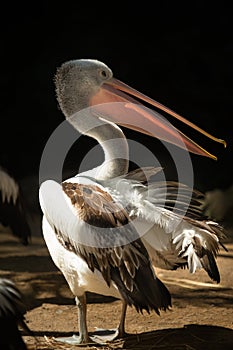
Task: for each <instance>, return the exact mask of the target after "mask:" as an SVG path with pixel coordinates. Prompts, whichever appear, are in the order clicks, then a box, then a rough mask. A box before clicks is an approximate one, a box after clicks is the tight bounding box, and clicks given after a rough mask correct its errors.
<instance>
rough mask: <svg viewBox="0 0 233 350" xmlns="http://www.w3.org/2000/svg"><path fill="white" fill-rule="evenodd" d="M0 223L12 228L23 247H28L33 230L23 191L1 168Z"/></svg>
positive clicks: (5, 170)
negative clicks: (29, 221) (29, 222)
mask: <svg viewBox="0 0 233 350" xmlns="http://www.w3.org/2000/svg"><path fill="white" fill-rule="evenodd" d="M0 222H1V224H2V225H3V226H8V227H10V229H11V231H12V234H13V235H14V236H16V237H18V238H19V240H20V242H21V243H22V244H23V245H28V242H29V239H30V237H31V229H30V226H29V224H28V217H27V211H26V208H25V202H24V199H23V195H22V191H21V188H20V185H19V183H18V182H17V181H16V179H15V178H14V177H13V176H12V175H11V174H9V172H8V170H7V169H5V168H3V167H0Z"/></svg>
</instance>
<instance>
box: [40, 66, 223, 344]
mask: <svg viewBox="0 0 233 350" xmlns="http://www.w3.org/2000/svg"><path fill="white" fill-rule="evenodd" d="M54 81H55V90H56V96H57V100H58V103H59V107H60V109H61V111H62V112H63V114H64V116H65V118H66V119H67V120H68V121H69V122H70V123H71V124H72V125H73V126H74V128H76V129H77V130H78V131H79V132H80V133H81V134H84V135H86V136H89V137H92V138H94V139H95V140H96V141H97V142H98V143H99V144H100V145H101V147H102V149H103V152H104V156H105V159H104V162H103V163H102V164H100V166H98V167H96V168H94V169H90V170H89V171H85V172H82V173H79V174H76V175H75V176H73V177H71V178H69V179H66V180H63V181H62V182H61V183H58V182H57V181H54V180H53V179H48V180H45V181H43V182H42V184H41V185H40V189H39V201H40V206H41V209H42V212H43V219H42V230H43V235H44V239H45V242H46V245H47V247H48V250H49V253H50V255H51V257H52V259H53V261H54V263H55V264H56V266H57V267H58V268H59V269H60V271H61V272H62V273H63V275H64V277H65V279H66V281H67V283H68V285H69V288H70V290H71V292H72V293H73V295H74V298H75V301H76V304H77V307H78V319H79V325H78V326H79V335H74V336H73V337H70V338H65V337H64V338H60V340H61V341H64V342H67V343H73V344H87V343H92V342H95V341H97V342H98V339H97V336H91V335H90V334H89V333H88V328H87V322H86V317H87V313H86V292H87V291H88V292H95V293H99V294H101V295H106V296H113V297H116V298H118V299H121V300H122V313H121V318H120V322H119V326H118V328H117V331H116V333H115V334H114V336H113V338H112V339H114V338H116V337H123V336H125V334H126V331H125V316H126V309H127V306H128V305H129V306H132V307H134V308H135V309H136V310H137V311H138V312H143V311H146V312H148V313H150V312H153V311H154V312H156V313H157V314H158V315H160V311H166V310H169V309H170V307H171V304H172V303H171V295H170V292H169V291H168V289H167V288H166V286H165V285H164V284H163V283H162V281H160V279H159V278H158V277H157V276H156V272H155V268H156V267H162V268H164V269H173V270H174V269H177V268H178V267H184V266H186V267H187V268H188V269H189V271H190V272H191V273H194V272H195V271H196V270H197V269H202V268H203V269H204V270H206V272H207V273H208V275H209V276H210V278H211V279H212V280H213V281H215V282H217V283H218V282H219V281H220V275H219V270H218V267H217V264H216V256H217V253H218V250H219V248H220V245H221V241H222V239H223V237H224V235H223V230H222V228H221V226H220V225H218V223H216V222H214V221H211V220H207V219H206V218H203V217H202V214H201V209H200V208H201V203H202V198H201V194H200V193H199V192H198V191H196V190H193V191H191V190H190V188H189V187H188V186H186V185H185V184H179V183H175V182H167V183H166V182H160V181H158V182H156V181H153V182H150V178H151V177H152V176H156V174H158V173H159V172H161V168H159V167H153V166H148V167H145V168H138V169H136V170H134V171H131V172H129V161H128V151H129V150H128V143H127V140H126V137H125V135H124V133H123V131H122V130H121V128H120V127H119V125H120V126H123V127H126V128H130V129H133V130H136V131H138V132H141V133H144V134H147V135H150V136H151V137H157V138H159V139H161V140H164V141H166V142H170V143H172V144H174V145H176V146H177V147H180V148H183V149H187V150H188V151H190V152H192V153H195V154H197V155H201V156H206V157H210V158H213V159H215V156H214V155H212V154H211V153H209V152H207V151H206V150H205V149H203V148H202V147H201V146H199V145H198V144H197V143H195V142H194V141H192V140H191V139H190V138H188V137H187V136H185V135H184V134H183V133H182V132H180V131H178V130H177V129H175V128H174V127H172V126H171V125H170V124H169V123H166V122H165V121H164V120H163V119H160V118H159V117H158V114H157V113H155V112H154V111H153V110H152V109H149V108H147V107H144V103H147V104H148V105H150V106H153V107H155V108H158V109H160V110H163V111H164V112H166V113H168V114H171V115H172V116H173V117H175V118H177V119H179V120H180V121H182V122H183V123H185V124H187V125H189V126H191V127H193V128H194V129H196V130H197V131H199V132H201V133H202V134H204V135H206V136H207V137H209V138H211V139H213V140H214V141H216V142H219V143H222V144H224V145H225V141H224V140H220V139H216V138H215V137H213V136H211V135H210V134H208V133H207V132H205V131H204V130H202V129H200V128H199V127H197V126H195V125H194V124H192V123H191V122H189V121H187V120H186V119H184V118H183V117H181V116H180V115H178V114H177V113H175V112H174V111H172V110H170V109H168V108H167V107H165V106H163V105H162V104H160V103H158V102H156V101H155V100H153V99H151V98H149V97H147V96H146V95H144V94H142V93H140V92H138V91H136V90H135V89H133V88H131V87H130V86H128V85H126V84H125V83H123V82H121V81H120V80H117V79H116V78H114V77H113V73H112V71H111V69H110V68H109V67H108V66H107V65H106V64H104V63H102V62H100V61H98V60H92V59H79V60H70V61H67V62H65V63H63V64H62V65H61V66H60V67H59V68H58V69H57V72H56V74H55V80H54ZM74 116H76V117H77V118H73V117H74ZM114 140H117V143H114ZM178 188H180V189H181V192H182V196H181V198H182V200H181V201H180V203H179V210H178V211H173V210H172V204H174V203H175V201H176V200H175V198H176V194H177V190H178ZM165 189H166V191H165V192H166V196H167V197H166V198H167V199H168V202H167V204H166V205H161V203H164V200H165V199H164V193H165V192H164V190H165ZM190 191H191V192H192V195H191V197H192V198H191V200H190V205H188V204H189V203H188V198H189V195H190ZM187 203H188V204H187Z"/></svg>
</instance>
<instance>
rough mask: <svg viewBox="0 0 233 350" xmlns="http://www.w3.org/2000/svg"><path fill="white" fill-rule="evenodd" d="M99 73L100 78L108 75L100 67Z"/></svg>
mask: <svg viewBox="0 0 233 350" xmlns="http://www.w3.org/2000/svg"><path fill="white" fill-rule="evenodd" d="M99 74H100V76H101V78H103V79H106V78H107V77H108V73H107V72H106V70H104V69H100V70H99Z"/></svg>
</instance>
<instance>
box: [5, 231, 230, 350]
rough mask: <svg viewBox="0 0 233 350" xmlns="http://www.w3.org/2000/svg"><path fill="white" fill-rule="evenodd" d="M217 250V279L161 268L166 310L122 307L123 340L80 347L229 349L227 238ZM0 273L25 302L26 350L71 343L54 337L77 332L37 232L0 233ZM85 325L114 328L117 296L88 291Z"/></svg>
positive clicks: (69, 302)
mask: <svg viewBox="0 0 233 350" xmlns="http://www.w3.org/2000/svg"><path fill="white" fill-rule="evenodd" d="M226 246H227V248H228V252H225V251H224V250H223V249H221V250H220V254H219V256H218V259H217V261H218V266H219V269H220V274H221V283H220V284H219V285H216V284H214V283H212V282H211V280H210V279H209V278H208V276H207V275H206V273H205V272H204V271H198V272H197V273H195V274H193V275H191V274H190V273H189V272H188V271H187V270H179V271H162V270H159V269H157V274H158V276H159V277H160V279H161V280H162V281H163V282H164V283H165V284H166V286H167V287H168V288H169V290H170V292H171V295H172V303H173V307H172V310H171V311H167V312H162V313H161V315H160V316H158V315H157V314H154V313H152V314H150V315H148V314H147V313H145V314H143V315H141V314H138V313H137V312H136V311H135V310H134V309H133V308H128V310H127V318H126V331H127V332H128V333H129V334H130V335H129V336H128V337H127V338H126V339H124V340H118V341H114V342H112V343H109V344H106V345H103V346H90V347H86V346H85V347H82V349H86V348H87V349H104V350H109V349H134V350H139V349H148V350H149V349H150V350H151V349H165V350H167V349H172V350H173V349H175V350H177V349H187V350H193V349H195V350H199V349H212V350H215V349H233V243H232V241H231V240H229V242H228V243H226ZM0 274H1V276H5V277H8V278H11V279H12V280H14V281H15V282H16V284H17V286H18V287H19V289H20V290H21V291H22V293H23V296H24V299H25V303H26V305H27V310H28V311H27V313H26V315H25V317H26V321H27V324H28V326H29V327H30V329H31V330H32V331H33V332H34V334H35V337H31V336H28V335H27V334H25V333H23V331H22V334H23V338H24V340H25V342H26V344H27V346H28V349H30V350H32V349H33V350H34V349H36V350H45V349H50V350H51V349H77V348H78V347H75V346H71V345H70V346H69V345H64V344H62V343H58V342H56V341H54V337H57V336H68V335H72V334H74V333H77V332H78V324H77V310H76V306H75V303H74V299H73V296H72V294H71V292H70V291H69V289H68V286H67V284H66V282H65V280H64V278H63V275H61V273H60V272H59V271H58V270H57V268H56V267H55V265H54V264H53V262H52V260H51V258H50V256H49V253H48V250H47V248H46V246H45V243H44V240H43V238H42V236H41V234H37V235H35V236H33V237H32V242H31V244H30V245H29V246H27V247H24V246H22V245H20V243H18V241H17V239H15V238H14V237H12V235H11V234H10V233H9V232H3V233H2V232H1V233H0ZM87 297H88V298H87V300H88V326H89V331H90V332H93V331H95V327H99V328H108V329H109V328H114V327H116V326H117V324H118V322H119V318H120V311H121V302H120V301H119V300H114V299H111V298H105V297H103V296H99V295H95V294H91V293H90V294H88V295H87Z"/></svg>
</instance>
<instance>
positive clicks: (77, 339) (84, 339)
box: [55, 293, 93, 345]
mask: <svg viewBox="0 0 233 350" xmlns="http://www.w3.org/2000/svg"><path fill="white" fill-rule="evenodd" d="M75 302H76V305H77V307H78V323H79V335H75V334H74V335H73V336H72V337H59V338H55V340H57V341H60V342H62V343H67V344H72V345H81V344H93V340H91V338H90V337H89V335H88V330H87V303H86V294H85V293H84V294H83V295H81V296H76V297H75Z"/></svg>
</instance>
